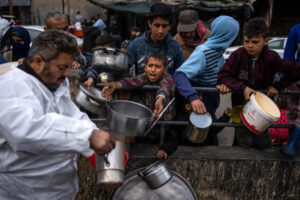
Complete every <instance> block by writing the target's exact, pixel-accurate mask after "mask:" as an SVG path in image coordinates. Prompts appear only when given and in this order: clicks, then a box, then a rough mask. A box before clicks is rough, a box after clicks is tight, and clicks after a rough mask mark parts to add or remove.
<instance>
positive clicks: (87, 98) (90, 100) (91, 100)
mask: <svg viewBox="0 0 300 200" xmlns="http://www.w3.org/2000/svg"><path fill="white" fill-rule="evenodd" d="M86 100H87V101H88V102H90V103H91V104H94V105H96V106H99V105H100V104H99V103H97V102H96V101H94V100H93V99H92V98H90V97H88V96H87V97H86Z"/></svg>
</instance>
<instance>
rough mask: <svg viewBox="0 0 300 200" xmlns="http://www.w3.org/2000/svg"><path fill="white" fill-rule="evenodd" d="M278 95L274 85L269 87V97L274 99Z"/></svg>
mask: <svg viewBox="0 0 300 200" xmlns="http://www.w3.org/2000/svg"><path fill="white" fill-rule="evenodd" d="M277 94H278V90H277V89H276V88H274V87H273V86H272V85H271V86H269V87H268V89H267V95H268V96H269V97H274V96H275V95H277Z"/></svg>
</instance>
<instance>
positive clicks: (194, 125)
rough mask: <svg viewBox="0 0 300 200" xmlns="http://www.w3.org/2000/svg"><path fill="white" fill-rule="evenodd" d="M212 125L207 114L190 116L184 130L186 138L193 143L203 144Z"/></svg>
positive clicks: (192, 114)
mask: <svg viewBox="0 0 300 200" xmlns="http://www.w3.org/2000/svg"><path fill="white" fill-rule="evenodd" d="M211 123H212V118H211V115H210V114H209V113H205V114H196V113H194V112H192V113H191V114H190V121H189V124H188V126H187V128H186V130H185V134H186V138H187V139H188V140H189V141H190V142H193V143H198V144H199V143H203V142H204V141H205V140H206V138H207V134H208V131H209V128H210V125H211Z"/></svg>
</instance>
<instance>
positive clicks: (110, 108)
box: [107, 100, 153, 119]
mask: <svg viewBox="0 0 300 200" xmlns="http://www.w3.org/2000/svg"><path fill="white" fill-rule="evenodd" d="M117 102H127V103H131V104H136V105H139V106H141V107H143V108H145V109H146V110H148V111H149V113H150V116H149V117H128V116H127V115H124V114H121V113H119V112H117V111H115V110H114V109H112V107H111V104H112V103H117ZM107 107H108V109H109V110H110V111H111V112H113V113H116V114H118V115H121V116H123V117H127V118H128V119H148V118H151V117H152V115H153V113H152V111H151V110H150V109H149V108H148V107H147V106H145V105H143V104H140V103H137V102H134V101H129V100H112V101H110V102H109V104H108V105H107Z"/></svg>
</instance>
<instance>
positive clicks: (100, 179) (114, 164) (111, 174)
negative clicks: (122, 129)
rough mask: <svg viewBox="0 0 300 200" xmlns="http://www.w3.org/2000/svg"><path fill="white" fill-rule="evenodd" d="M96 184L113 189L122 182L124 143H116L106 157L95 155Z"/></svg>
mask: <svg viewBox="0 0 300 200" xmlns="http://www.w3.org/2000/svg"><path fill="white" fill-rule="evenodd" d="M96 172H97V183H98V184H99V185H101V186H102V187H103V188H105V189H114V188H116V187H118V186H119V185H121V184H122V183H123V181H124V142H120V141H116V146H115V148H114V149H113V150H112V151H111V152H110V153H109V154H106V155H97V154H96Z"/></svg>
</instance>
